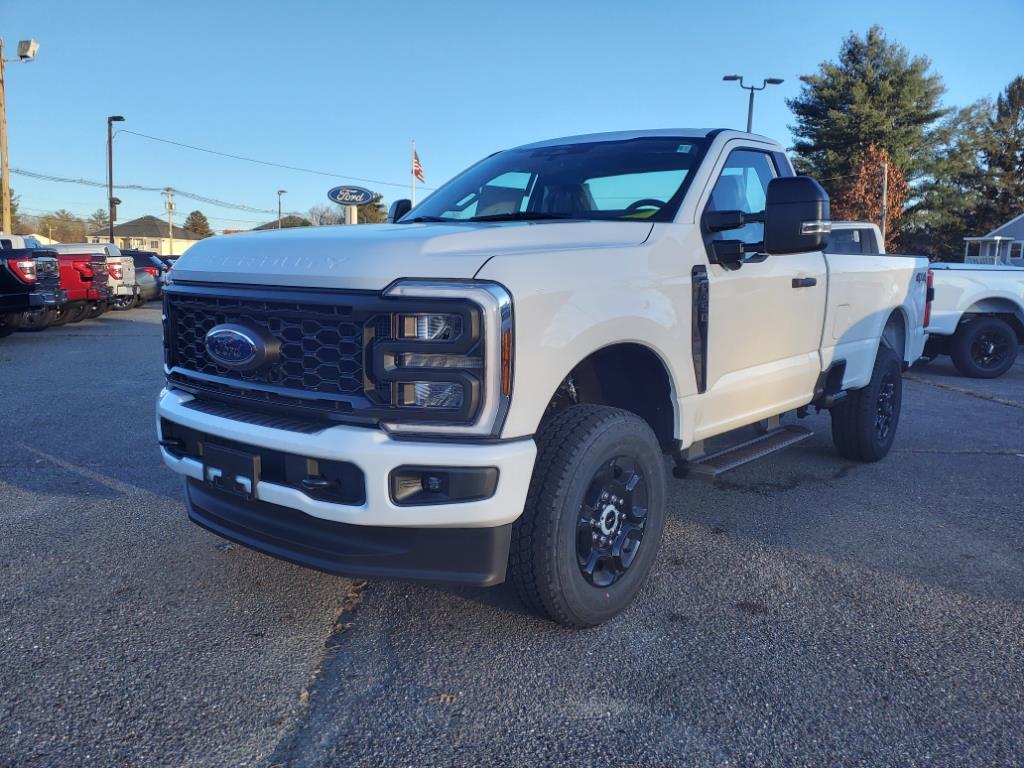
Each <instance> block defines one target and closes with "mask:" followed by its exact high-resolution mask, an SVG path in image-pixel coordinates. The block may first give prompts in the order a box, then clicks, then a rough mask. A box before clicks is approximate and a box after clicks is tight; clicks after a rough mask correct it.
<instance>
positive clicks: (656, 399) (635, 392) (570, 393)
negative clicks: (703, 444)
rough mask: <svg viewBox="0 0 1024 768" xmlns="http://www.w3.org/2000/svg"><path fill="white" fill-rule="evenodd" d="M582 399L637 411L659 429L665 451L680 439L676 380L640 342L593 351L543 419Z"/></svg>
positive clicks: (557, 394)
mask: <svg viewBox="0 0 1024 768" xmlns="http://www.w3.org/2000/svg"><path fill="white" fill-rule="evenodd" d="M579 403H593V404H596V405H610V406H613V407H615V408H622V409H624V410H627V411H630V412H632V413H635V414H636V415H637V416H639V417H640V418H642V419H643V420H644V421H646V422H647V424H648V425H649V426H650V427H651V429H652V430H653V431H654V434H655V436H656V437H657V438H658V443H659V444H660V445H661V447H662V450H664V451H666V452H670V451H671V450H672V449H673V447H674V441H675V420H676V416H675V403H674V400H673V397H672V380H671V378H670V377H669V373H668V371H667V370H666V368H665V365H664V363H662V361H661V358H659V357H658V355H656V354H655V353H654V352H652V351H651V350H650V349H648V348H647V347H644V346H641V345H640V344H615V345H613V346H610V347H605V348H603V349H599V350H597V351H596V352H593V353H591V354H590V355H589V356H588V357H586V358H585V359H584V360H582V361H581V362H580V363H578V364H577V365H576V367H574V368H573V369H572V371H570V372H569V375H568V376H566V377H565V378H564V379H562V382H561V384H559V385H558V389H557V390H556V391H555V394H554V395H552V397H551V400H550V401H549V402H548V406H547V409H546V410H545V412H544V420H545V421H546V420H547V419H549V418H551V417H552V416H553V415H555V414H556V413H558V412H559V411H561V410H563V409H564V408H567V407H569V406H570V405H576V404H579Z"/></svg>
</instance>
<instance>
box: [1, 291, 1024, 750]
mask: <svg viewBox="0 0 1024 768" xmlns="http://www.w3.org/2000/svg"><path fill="white" fill-rule="evenodd" d="M160 360H161V349H160V327H159V308H158V307H157V306H156V305H149V306H147V307H146V308H143V309H140V310H134V311H131V312H128V313H123V314H118V313H111V314H107V315H104V316H103V317H102V318H100V319H98V320H95V321H86V322H84V323H81V324H79V325H74V326H65V327H63V328H57V329H50V330H47V331H45V332H43V333H42V334H41V335H36V334H25V333H19V334H15V335H14V336H12V337H9V338H7V339H5V340H3V341H2V342H0V395H2V396H0V521H2V526H0V532H2V535H0V765H2V766H69V765H76V766H77V765H98V766H107V765H110V766H113V765H132V766H135V765H138V766H185V765H187V766H243V765H245V766H278V765H280V766H449V765H458V766H463V765H476V766H498V765H517V766H536V765H561V764H565V765H569V764H571V765H607V766H677V765H678V766H683V765H685V766H759V765H815V766H819V765H858V766H881V765H886V766H896V765H899V766H903V765H906V766H925V765H940V766H954V765H957V766H1003V765H1005V766H1011V765H1020V764H1021V763H1022V762H1024V360H1022V361H1018V363H1017V365H1016V367H1015V368H1014V369H1013V370H1012V371H1011V372H1010V373H1009V374H1007V375H1006V376H1005V377H1004V378H1002V379H1000V380H997V381H985V382H977V381H972V380H968V379H964V378H961V377H959V376H958V375H957V374H956V373H955V371H954V370H953V369H952V366H951V365H949V363H948V360H945V359H940V360H938V361H935V362H934V363H932V364H930V365H928V366H926V367H923V368H920V369H918V368H915V369H913V370H912V371H911V372H910V373H909V374H908V376H907V380H906V384H905V391H904V410H903V420H902V423H901V425H900V434H899V436H898V438H897V442H896V446H895V448H894V451H893V453H892V454H891V455H890V456H889V457H888V459H886V460H885V461H883V462H881V463H878V464H874V465H856V464H852V463H850V462H847V461H845V460H843V459H840V458H839V457H837V455H836V454H835V453H834V452H833V451H832V447H831V441H830V438H829V433H828V419H827V416H819V417H812V418H810V419H808V420H807V422H806V423H807V424H808V425H810V426H811V427H812V428H814V429H815V430H816V432H817V434H816V436H815V437H814V438H812V439H811V440H808V441H806V442H804V443H802V444H801V445H800V446H798V447H796V448H793V449H791V450H790V451H788V452H785V453H783V454H779V455H776V456H775V457H772V458H770V459H768V460H766V461H763V462H760V463H756V464H753V465H749V466H747V467H744V468H741V469H739V470H737V471H735V472H732V473H730V474H727V475H726V476H725V477H724V478H723V479H720V480H719V481H717V483H715V484H714V485H712V484H710V483H707V482H705V481H700V480H683V481H672V483H673V484H672V486H671V497H670V499H671V506H670V509H669V520H668V524H667V528H666V534H665V539H664V541H663V543H662V550H661V554H660V556H659V559H658V561H657V564H656V566H655V569H654V572H653V574H652V577H651V579H650V581H649V583H648V585H647V587H646V588H645V589H644V591H643V592H642V593H641V596H640V598H639V600H638V601H637V603H636V604H635V605H633V606H632V607H631V608H630V609H629V610H628V611H627V612H626V613H625V614H624V615H623V616H621V617H620V618H618V619H617V620H615V621H613V622H611V623H609V624H607V625H605V626H603V627H600V628H597V629H594V630H589V631H584V632H573V631H569V630H566V629H563V628H560V627H557V626H555V625H553V624H550V623H547V622H545V621H541V620H539V619H536V618H534V617H532V616H530V615H528V614H525V613H524V612H523V611H522V609H521V608H520V607H519V605H518V604H517V602H516V600H515V598H514V596H513V595H512V592H511V590H510V589H508V588H506V587H499V588H496V589H492V590H486V591H483V590H469V589H452V588H440V587H431V586H421V585H410V584H405V583H397V582H371V583H368V584H363V583H359V582H353V581H350V580H346V579H341V578H336V577H332V576H326V575H323V574H319V573H314V572H311V571H307V570H303V569H301V568H298V567H295V566H292V565H289V564H286V563H283V562H279V561H276V560H273V559H270V558H268V557H265V556H263V555H259V554H256V553H254V552H251V551H248V550H246V549H244V548H241V547H238V546H235V545H229V544H227V543H226V542H224V541H222V540H221V539H218V538H217V537H215V536H213V535H212V534H209V533H207V532H205V531H203V530H200V529H199V528H197V527H195V526H193V525H191V524H190V523H188V522H187V520H186V517H185V511H184V505H183V503H182V496H181V488H180V481H179V479H178V478H177V476H175V475H172V473H171V472H170V471H167V470H165V469H164V468H163V466H162V464H161V462H160V460H159V457H158V454H157V450H156V446H155V442H154V429H153V419H154V417H153V402H154V398H155V395H156V393H157V391H158V390H159V388H160V385H161V371H160Z"/></svg>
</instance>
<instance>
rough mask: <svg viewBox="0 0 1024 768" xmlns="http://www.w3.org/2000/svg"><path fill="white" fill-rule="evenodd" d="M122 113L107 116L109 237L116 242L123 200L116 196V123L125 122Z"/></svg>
mask: <svg viewBox="0 0 1024 768" xmlns="http://www.w3.org/2000/svg"><path fill="white" fill-rule="evenodd" d="M123 122H124V118H123V117H121V115H111V116H110V117H108V118H107V204H108V205H109V206H110V210H109V212H108V214H109V219H110V224H109V232H108V237H109V238H110V242H111V243H113V242H114V221H115V220H116V219H117V205H118V203H120V202H121V201H120V200H118V199H117V198H116V197H114V123H123Z"/></svg>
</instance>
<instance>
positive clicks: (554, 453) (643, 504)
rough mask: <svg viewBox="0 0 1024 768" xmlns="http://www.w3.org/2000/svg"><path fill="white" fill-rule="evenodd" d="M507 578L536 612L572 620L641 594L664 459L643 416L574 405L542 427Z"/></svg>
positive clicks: (585, 620)
mask: <svg viewBox="0 0 1024 768" xmlns="http://www.w3.org/2000/svg"><path fill="white" fill-rule="evenodd" d="M537 442H538V451H537V461H536V464H535V465H534V470H533V477H532V479H531V481H530V491H529V494H528V495H527V499H526V507H525V510H524V511H523V515H522V516H521V517H520V518H519V520H517V521H516V523H515V524H514V525H513V526H512V544H511V547H510V551H509V577H510V580H511V581H512V582H513V584H514V585H515V587H516V590H517V592H518V593H519V596H520V598H521V599H522V601H523V602H524V603H525V604H526V606H527V607H529V608H530V609H531V610H533V611H534V612H536V613H538V614H540V615H542V616H545V617H547V618H549V619H552V620H553V621H556V622H558V623H559V624H563V625H565V626H569V627H592V626H596V625H597V624H600V623H602V622H604V621H607V620H608V619H610V618H612V617H613V616H615V615H616V614H617V613H619V612H620V611H621V610H623V609H624V608H625V607H626V606H627V605H629V603H630V602H631V601H632V600H633V598H634V597H635V596H636V594H637V592H639V590H640V588H641V586H643V583H644V580H645V579H646V578H647V574H648V572H649V571H650V569H651V566H652V565H653V563H654V559H655V557H656V555H657V553H658V544H659V542H660V540H661V533H662V529H663V528H664V524H665V465H664V460H663V458H662V455H661V450H660V448H659V446H658V441H657V438H655V436H654V433H653V432H652V431H651V428H650V427H649V426H648V425H647V423H646V422H645V421H644V420H643V419H641V418H640V417H639V416H636V415H634V414H632V413H629V412H628V411H623V410H619V409H617V408H608V407H606V406H601V405H576V406H572V407H570V408H567V409H566V410H564V411H562V412H561V413H560V414H558V415H557V416H555V417H554V418H552V419H551V421H550V422H548V423H547V424H545V425H544V426H543V427H542V429H541V431H540V434H539V437H538V441H537Z"/></svg>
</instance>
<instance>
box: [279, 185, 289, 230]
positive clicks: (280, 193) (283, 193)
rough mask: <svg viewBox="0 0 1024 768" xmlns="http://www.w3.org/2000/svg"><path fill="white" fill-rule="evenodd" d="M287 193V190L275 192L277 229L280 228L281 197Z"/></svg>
mask: <svg viewBox="0 0 1024 768" xmlns="http://www.w3.org/2000/svg"><path fill="white" fill-rule="evenodd" d="M287 193H288V190H287V189H279V190H277V228H278V229H280V228H281V195H285V194H287Z"/></svg>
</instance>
